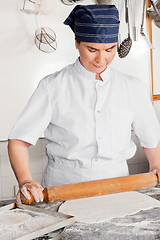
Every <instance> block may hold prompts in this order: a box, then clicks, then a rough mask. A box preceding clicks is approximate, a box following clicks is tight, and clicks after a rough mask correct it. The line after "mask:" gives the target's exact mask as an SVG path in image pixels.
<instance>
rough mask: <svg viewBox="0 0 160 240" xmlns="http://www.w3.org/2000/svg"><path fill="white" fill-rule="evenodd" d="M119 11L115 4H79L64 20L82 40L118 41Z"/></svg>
mask: <svg viewBox="0 0 160 240" xmlns="http://www.w3.org/2000/svg"><path fill="white" fill-rule="evenodd" d="M119 23H120V21H119V12H118V10H117V8H116V6H115V5H98V4H96V5H94V4H93V5H77V6H76V7H75V8H74V9H73V10H72V12H71V13H70V15H69V16H68V18H67V19H66V20H65V21H64V24H65V25H69V26H70V28H71V29H72V31H73V32H74V33H75V39H76V40H78V41H81V42H93V43H114V42H118V32H119Z"/></svg>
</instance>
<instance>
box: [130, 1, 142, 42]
mask: <svg viewBox="0 0 160 240" xmlns="http://www.w3.org/2000/svg"><path fill="white" fill-rule="evenodd" d="M142 3H143V2H142V1H137V0H130V1H129V4H128V8H129V15H130V16H131V18H130V19H131V24H132V33H133V41H137V40H138V33H139V28H140V16H141V9H142V7H141V6H142Z"/></svg>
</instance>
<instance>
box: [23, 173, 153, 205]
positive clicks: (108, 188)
mask: <svg viewBox="0 0 160 240" xmlns="http://www.w3.org/2000/svg"><path fill="white" fill-rule="evenodd" d="M157 183H158V177H157V176H156V175H154V174H153V173H152V172H151V173H143V174H136V175H130V176H126V177H118V178H109V179H103V180H96V181H89V182H81V183H75V184H66V185H60V186H52V187H46V188H45V189H44V190H43V200H44V201H46V202H53V201H63V200H70V199H77V198H85V197H93V196H100V195H107V194H111V193H119V192H127V191H132V190H138V189H141V188H149V187H155V186H156V185H157ZM30 197H31V198H30V200H27V199H26V198H25V197H24V196H23V195H21V201H22V202H23V203H25V204H32V203H35V201H34V198H33V196H32V195H31V194H30Z"/></svg>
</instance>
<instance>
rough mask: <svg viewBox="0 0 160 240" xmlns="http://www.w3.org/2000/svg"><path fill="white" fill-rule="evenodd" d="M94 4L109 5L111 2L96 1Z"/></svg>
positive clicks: (107, 0)
mask: <svg viewBox="0 0 160 240" xmlns="http://www.w3.org/2000/svg"><path fill="white" fill-rule="evenodd" d="M96 2H97V3H98V4H100V5H103V4H104V5H109V4H112V0H96Z"/></svg>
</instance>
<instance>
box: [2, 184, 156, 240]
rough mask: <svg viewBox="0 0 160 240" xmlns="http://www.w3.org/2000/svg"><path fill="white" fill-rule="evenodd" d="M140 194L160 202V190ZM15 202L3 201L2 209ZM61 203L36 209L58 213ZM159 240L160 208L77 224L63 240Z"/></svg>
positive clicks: (67, 232)
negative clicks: (102, 221) (98, 221)
mask: <svg viewBox="0 0 160 240" xmlns="http://www.w3.org/2000/svg"><path fill="white" fill-rule="evenodd" d="M138 192H141V193H144V194H147V195H149V196H152V197H154V198H155V199H157V200H160V188H158V187H156V188H149V189H142V190H139V191H138ZM11 202H14V200H11V201H1V202H0V207H1V206H4V205H7V204H10V203H11ZM60 204H61V202H56V203H48V204H47V203H39V204H35V205H34V207H38V208H44V209H50V210H51V211H57V208H58V206H59V205H60ZM42 239H52V234H47V235H45V236H43V237H40V238H37V239H36V240H42ZM108 239H109V240H136V239H138V240H156V239H157V240H158V239H160V208H153V209H150V210H146V211H140V212H138V213H136V214H133V215H129V216H126V217H122V218H114V219H112V220H109V221H108V222H105V223H99V224H83V223H75V224H74V225H72V226H70V227H67V228H66V230H65V231H64V233H63V236H62V240H108Z"/></svg>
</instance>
